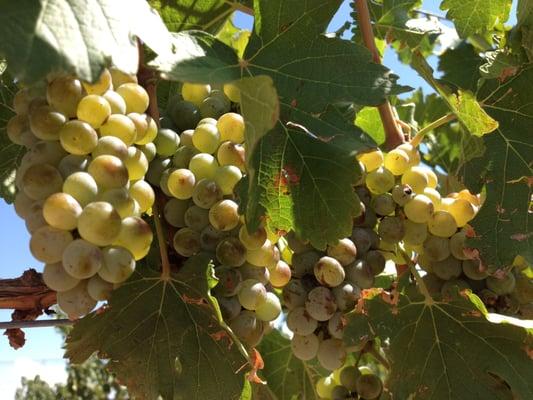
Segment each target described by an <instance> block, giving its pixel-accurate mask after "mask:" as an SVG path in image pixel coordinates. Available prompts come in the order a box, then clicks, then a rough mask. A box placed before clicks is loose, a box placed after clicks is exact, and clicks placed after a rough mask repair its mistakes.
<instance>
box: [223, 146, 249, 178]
mask: <svg viewBox="0 0 533 400" xmlns="http://www.w3.org/2000/svg"><path fill="white" fill-rule="evenodd" d="M217 159H218V163H219V164H220V165H235V166H236V167H237V168H239V169H240V170H241V171H243V172H244V171H245V170H246V165H245V155H244V147H243V146H242V145H241V144H237V143H233V142H229V141H227V142H224V143H222V144H221V145H220V147H219V148H218V151H217Z"/></svg>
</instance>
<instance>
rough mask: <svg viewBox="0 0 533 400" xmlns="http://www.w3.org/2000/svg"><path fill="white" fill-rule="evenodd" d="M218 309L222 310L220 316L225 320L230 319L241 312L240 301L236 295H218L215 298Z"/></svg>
mask: <svg viewBox="0 0 533 400" xmlns="http://www.w3.org/2000/svg"><path fill="white" fill-rule="evenodd" d="M217 302H218V305H219V306H220V311H221V312H222V318H224V320H225V321H231V320H232V319H234V318H236V317H237V315H239V314H240V312H241V303H239V299H237V296H233V297H219V298H217Z"/></svg>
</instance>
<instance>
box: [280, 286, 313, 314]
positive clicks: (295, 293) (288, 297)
mask: <svg viewBox="0 0 533 400" xmlns="http://www.w3.org/2000/svg"><path fill="white" fill-rule="evenodd" d="M307 292H308V288H306V286H305V285H304V283H303V281H302V280H301V279H291V280H290V281H289V282H288V283H287V285H285V286H284V287H283V292H282V298H283V304H284V305H285V307H287V308H288V309H289V310H292V309H294V308H296V307H302V306H304V305H305V301H306V300H307Z"/></svg>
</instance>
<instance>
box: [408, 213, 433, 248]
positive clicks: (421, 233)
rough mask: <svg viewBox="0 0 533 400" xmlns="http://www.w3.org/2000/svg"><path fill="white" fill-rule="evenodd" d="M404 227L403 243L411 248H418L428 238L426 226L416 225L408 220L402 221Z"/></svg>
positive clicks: (423, 224) (422, 224)
mask: <svg viewBox="0 0 533 400" xmlns="http://www.w3.org/2000/svg"><path fill="white" fill-rule="evenodd" d="M403 225H404V227H405V235H404V237H403V241H404V242H405V243H406V244H409V245H411V246H418V245H421V244H422V243H424V240H426V238H427V236H428V229H427V224H425V223H421V224H419V223H416V222H413V221H411V220H409V219H406V220H405V221H403Z"/></svg>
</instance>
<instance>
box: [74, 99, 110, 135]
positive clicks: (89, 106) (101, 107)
mask: <svg viewBox="0 0 533 400" xmlns="http://www.w3.org/2000/svg"><path fill="white" fill-rule="evenodd" d="M76 115H77V117H78V119H80V120H82V121H85V122H87V123H88V124H89V125H91V126H92V127H93V128H94V129H97V128H100V126H102V124H103V123H104V122H105V121H106V120H107V119H108V118H109V116H110V115H111V106H110V105H109V103H108V101H107V100H106V99H105V98H104V97H102V96H98V95H96V94H90V95H88V96H85V97H84V98H83V99H81V100H80V102H79V103H78V109H77V111H76Z"/></svg>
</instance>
